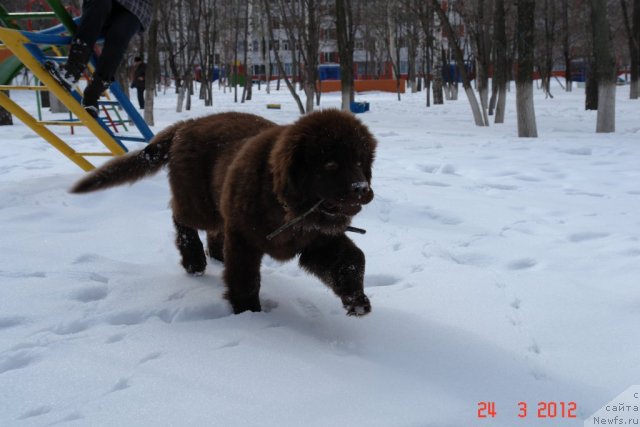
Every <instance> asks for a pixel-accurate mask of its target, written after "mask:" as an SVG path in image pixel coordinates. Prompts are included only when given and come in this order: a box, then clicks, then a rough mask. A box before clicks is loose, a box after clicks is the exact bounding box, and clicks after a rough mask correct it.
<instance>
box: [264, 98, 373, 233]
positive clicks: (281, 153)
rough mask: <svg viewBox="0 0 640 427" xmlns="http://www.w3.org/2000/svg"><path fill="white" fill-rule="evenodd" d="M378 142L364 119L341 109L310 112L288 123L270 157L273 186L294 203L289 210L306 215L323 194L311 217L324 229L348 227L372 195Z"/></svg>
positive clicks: (286, 201) (282, 198)
mask: <svg viewBox="0 0 640 427" xmlns="http://www.w3.org/2000/svg"><path fill="white" fill-rule="evenodd" d="M376 144H377V143H376V140H375V139H374V137H373V136H372V135H371V133H370V132H369V130H368V129H367V127H366V126H365V125H363V124H362V123H361V122H360V120H358V119H357V118H356V117H354V116H353V115H352V114H349V113H345V112H341V111H338V110H324V111H320V112H315V113H311V114H308V115H306V116H303V117H302V118H300V119H299V120H298V121H297V122H295V123H294V124H293V125H291V126H289V127H287V128H286V129H285V130H284V131H283V132H282V133H281V135H280V136H279V137H278V139H277V141H276V142H275V146H274V147H273V150H272V152H271V155H270V158H269V163H270V167H271V171H272V174H273V181H274V192H275V194H276V195H277V197H278V199H279V200H280V201H281V202H282V203H283V204H285V205H286V206H288V208H289V209H290V214H289V216H291V217H295V216H298V215H301V214H303V213H304V212H305V211H307V210H308V209H310V208H311V207H312V206H313V205H315V204H316V203H318V202H319V201H320V200H322V203H321V204H320V205H319V206H318V208H317V209H316V210H315V211H314V212H313V213H312V214H311V215H310V216H309V219H310V221H309V222H311V223H313V226H314V227H317V228H320V229H323V230H325V231H340V232H341V231H344V227H346V226H347V225H349V223H350V221H351V217H353V216H354V215H355V214H357V213H358V212H360V210H361V208H362V205H364V204H367V203H369V202H370V201H371V200H372V199H373V190H372V189H371V166H372V164H373V160H374V156H375V149H376ZM305 222H306V221H305Z"/></svg>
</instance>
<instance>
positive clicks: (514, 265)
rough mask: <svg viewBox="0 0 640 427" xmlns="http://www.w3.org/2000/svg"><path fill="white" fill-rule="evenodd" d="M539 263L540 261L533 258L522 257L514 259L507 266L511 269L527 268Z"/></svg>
mask: <svg viewBox="0 0 640 427" xmlns="http://www.w3.org/2000/svg"><path fill="white" fill-rule="evenodd" d="M537 264H538V262H537V261H536V260H534V259H531V258H521V259H517V260H514V261H511V262H510V263H509V264H507V268H508V269H509V270H526V269H528V268H531V267H534V266H536V265H537Z"/></svg>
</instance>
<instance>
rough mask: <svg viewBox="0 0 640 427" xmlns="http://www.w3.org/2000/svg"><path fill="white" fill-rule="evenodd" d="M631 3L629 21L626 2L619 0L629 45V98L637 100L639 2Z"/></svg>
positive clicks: (639, 37) (639, 28) (639, 91)
mask: <svg viewBox="0 0 640 427" xmlns="http://www.w3.org/2000/svg"><path fill="white" fill-rule="evenodd" d="M632 1H633V12H632V16H631V20H630V19H629V10H628V6H627V0H620V5H621V6H622V14H623V20H624V28H625V33H626V35H627V43H628V45H629V59H630V68H631V69H630V72H631V85H630V87H629V98H631V99H638V96H640V84H639V83H638V74H639V72H638V71H639V68H640V64H639V63H640V0H632Z"/></svg>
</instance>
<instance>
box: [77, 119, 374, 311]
mask: <svg viewBox="0 0 640 427" xmlns="http://www.w3.org/2000/svg"><path fill="white" fill-rule="evenodd" d="M375 149H376V141H375V139H374V138H373V136H372V135H371V133H369V131H368V130H367V128H366V127H365V126H364V125H363V124H362V123H361V122H360V121H359V120H358V119H356V118H355V117H354V116H353V115H351V114H348V113H343V112H340V111H337V110H325V111H321V112H316V113H311V114H308V115H306V116H303V117H302V118H300V119H299V120H298V121H296V122H295V123H294V124H292V125H289V126H278V125H276V124H275V123H273V122H270V121H268V120H265V119H263V118H261V117H258V116H255V115H251V114H243V113H223V114H215V115H211V116H207V117H202V118H199V119H194V120H187V121H183V122H179V123H176V124H175V125H173V126H170V127H169V128H167V129H165V130H163V131H162V132H160V133H159V134H158V135H156V136H155V138H154V139H153V140H152V141H151V143H150V144H149V145H148V146H147V147H146V148H145V149H143V150H141V151H137V152H133V153H130V154H127V155H125V156H122V157H118V158H116V159H113V160H111V161H110V162H108V163H106V164H105V165H104V166H102V167H100V168H99V169H96V170H95V171H93V172H91V173H90V174H88V175H87V176H86V177H84V178H83V179H82V180H80V181H79V182H78V183H77V184H76V185H75V186H74V187H73V188H72V190H71V191H72V192H74V193H85V192H89V191H95V190H102V189H105V188H108V187H112V186H116V185H121V184H124V183H130V182H133V181H136V180H138V179H141V178H143V177H145V176H147V175H150V174H153V173H155V172H157V171H158V170H159V169H160V168H161V167H162V166H163V165H165V164H167V165H168V167H169V181H170V184H171V191H172V194H173V201H172V209H173V219H174V223H175V226H176V231H177V233H176V234H177V237H176V244H177V246H178V249H179V251H180V254H181V256H182V265H183V267H184V268H185V269H186V271H187V272H188V273H190V274H202V273H203V272H204V270H205V267H206V263H207V261H206V256H205V252H204V249H203V245H202V242H201V241H200V239H199V237H198V232H197V230H198V229H200V230H206V232H207V244H208V247H209V255H210V256H211V257H213V258H215V259H218V260H220V261H223V262H224V265H225V271H224V280H225V283H226V286H227V293H226V297H227V299H228V300H229V302H230V303H231V305H232V307H233V311H234V312H235V313H240V312H243V311H246V310H251V311H260V299H259V291H260V263H261V260H262V257H263V255H264V254H268V255H270V256H272V257H273V258H275V259H278V260H288V259H291V258H293V257H295V256H296V255H300V259H299V262H300V265H301V266H302V267H303V268H304V269H306V270H307V271H309V272H311V273H313V274H315V275H316V276H318V277H319V278H320V279H321V280H322V281H323V282H324V283H326V284H327V285H328V286H329V287H330V288H331V289H332V290H333V291H334V292H335V293H336V294H337V295H338V296H339V297H340V298H341V300H342V304H343V305H344V307H345V308H346V310H347V314H348V315H358V316H359V315H364V314H367V313H369V312H370V311H371V305H370V303H369V299H368V298H367V296H366V295H365V294H364V291H363V278H364V266H365V258H364V254H363V253H362V251H361V250H360V249H359V248H358V247H357V246H356V245H355V244H354V243H353V242H352V241H351V240H350V239H349V238H348V237H347V236H346V235H345V231H346V229H347V227H348V226H349V224H350V223H351V218H352V217H353V216H354V215H355V214H357V213H358V212H359V211H360V209H361V206H362V205H363V204H367V203H369V202H370V201H371V200H372V199H373V191H372V190H371V165H372V163H373V159H374V154H375ZM284 224H288V227H286V228H285V229H283V230H280V228H281V227H282V226H283V225H284ZM276 230H279V231H278V232H277V233H274V231H276Z"/></svg>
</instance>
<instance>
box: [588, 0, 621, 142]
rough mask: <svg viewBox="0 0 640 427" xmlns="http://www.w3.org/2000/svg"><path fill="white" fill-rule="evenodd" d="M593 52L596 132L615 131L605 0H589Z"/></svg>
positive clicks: (613, 75) (613, 82)
mask: <svg viewBox="0 0 640 427" xmlns="http://www.w3.org/2000/svg"><path fill="white" fill-rule="evenodd" d="M591 13H592V21H593V53H594V58H595V62H596V70H595V72H596V75H597V76H598V119H597V124H596V132H598V133H607V132H615V129H616V124H615V119H616V108H615V103H616V64H615V58H614V57H613V55H612V48H613V46H612V43H611V33H610V31H609V19H608V14H607V1H606V0H591Z"/></svg>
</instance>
